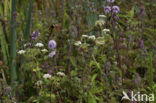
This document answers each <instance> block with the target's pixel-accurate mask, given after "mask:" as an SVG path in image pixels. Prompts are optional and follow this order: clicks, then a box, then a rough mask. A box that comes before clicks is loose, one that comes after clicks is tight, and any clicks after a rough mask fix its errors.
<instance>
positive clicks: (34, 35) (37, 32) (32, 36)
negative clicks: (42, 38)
mask: <svg viewBox="0 0 156 103" xmlns="http://www.w3.org/2000/svg"><path fill="white" fill-rule="evenodd" d="M39 34H40V32H39V31H38V30H36V31H34V32H33V34H32V35H31V38H32V39H33V40H36V39H37V38H38V35H39Z"/></svg>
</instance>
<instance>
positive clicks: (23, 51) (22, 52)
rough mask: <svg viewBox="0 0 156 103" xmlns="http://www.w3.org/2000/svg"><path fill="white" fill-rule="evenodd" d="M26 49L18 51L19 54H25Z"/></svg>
mask: <svg viewBox="0 0 156 103" xmlns="http://www.w3.org/2000/svg"><path fill="white" fill-rule="evenodd" d="M25 52H26V51H25V50H20V51H18V54H24V53H25Z"/></svg>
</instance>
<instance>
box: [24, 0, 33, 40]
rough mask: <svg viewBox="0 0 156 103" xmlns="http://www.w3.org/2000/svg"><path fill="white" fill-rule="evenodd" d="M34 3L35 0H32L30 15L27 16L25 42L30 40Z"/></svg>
mask: <svg viewBox="0 0 156 103" xmlns="http://www.w3.org/2000/svg"><path fill="white" fill-rule="evenodd" d="M32 5H33V1H32V0H30V3H29V10H28V17H27V24H26V28H25V34H24V40H25V42H28V41H29V40H30V39H29V35H30V24H31V14H32Z"/></svg>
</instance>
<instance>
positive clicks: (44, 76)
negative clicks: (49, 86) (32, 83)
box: [43, 74, 51, 79]
mask: <svg viewBox="0 0 156 103" xmlns="http://www.w3.org/2000/svg"><path fill="white" fill-rule="evenodd" d="M43 78H44V79H49V78H51V75H50V74H44V75H43Z"/></svg>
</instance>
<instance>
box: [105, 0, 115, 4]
mask: <svg viewBox="0 0 156 103" xmlns="http://www.w3.org/2000/svg"><path fill="white" fill-rule="evenodd" d="M114 1H115V0H107V2H109V3H113V2H114Z"/></svg>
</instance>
